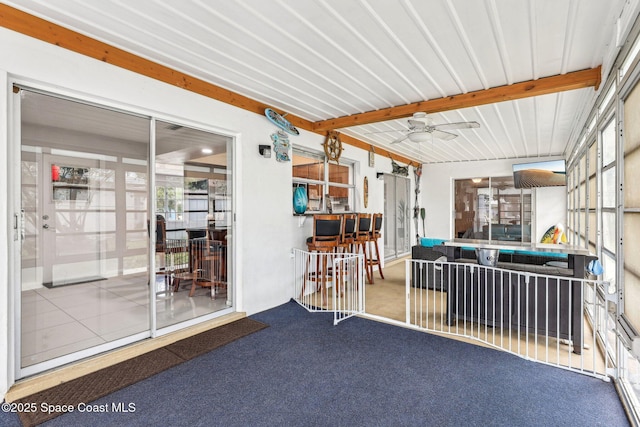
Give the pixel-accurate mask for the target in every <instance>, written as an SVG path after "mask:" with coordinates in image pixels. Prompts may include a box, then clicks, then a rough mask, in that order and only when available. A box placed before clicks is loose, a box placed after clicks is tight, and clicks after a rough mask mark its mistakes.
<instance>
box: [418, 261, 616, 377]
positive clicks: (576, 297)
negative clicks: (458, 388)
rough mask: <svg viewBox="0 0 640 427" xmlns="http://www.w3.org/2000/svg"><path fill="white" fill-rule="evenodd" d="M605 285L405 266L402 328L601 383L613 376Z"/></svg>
mask: <svg viewBox="0 0 640 427" xmlns="http://www.w3.org/2000/svg"><path fill="white" fill-rule="evenodd" d="M608 286H609V284H608V282H603V281H598V280H589V279H578V278H574V277H568V276H562V275H558V276H553V275H543V274H535V273H529V272H524V271H514V270H505V269H500V268H494V267H485V266H480V265H477V264H470V263H456V262H446V261H423V260H407V261H406V295H407V299H406V323H407V325H410V326H412V327H416V328H418V329H421V330H425V331H428V332H435V333H439V334H445V335H455V336H458V337H463V338H465V339H470V340H475V341H480V342H482V343H484V344H487V345H489V346H491V347H495V348H499V349H501V350H504V351H507V352H509V353H512V354H515V355H517V356H520V357H523V358H525V359H529V360H533V361H536V362H539V363H544V364H548V365H553V366H556V367H559V368H563V369H568V370H572V371H577V372H580V373H583V374H587V375H591V376H595V377H598V378H601V379H605V380H608V379H609V376H614V374H615V368H614V366H613V360H615V356H614V354H615V348H613V346H612V345H611V344H609V340H608V339H607V335H609V334H612V333H613V334H615V333H616V332H615V322H610V321H609V319H611V317H610V316H609V314H610V313H609V312H610V311H611V309H610V308H609V309H608V305H609V306H610V300H611V298H608V297H607V296H606V291H607V288H608ZM612 325H613V326H612ZM612 328H613V329H612Z"/></svg>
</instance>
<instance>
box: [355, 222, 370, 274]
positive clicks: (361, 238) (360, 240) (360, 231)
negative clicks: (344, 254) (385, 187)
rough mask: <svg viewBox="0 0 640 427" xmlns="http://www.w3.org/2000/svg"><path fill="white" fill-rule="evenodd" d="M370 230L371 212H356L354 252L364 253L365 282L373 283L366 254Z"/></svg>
mask: <svg viewBox="0 0 640 427" xmlns="http://www.w3.org/2000/svg"><path fill="white" fill-rule="evenodd" d="M370 232H371V214H368V213H359V214H358V228H357V230H356V242H355V245H356V253H359V252H360V251H362V254H363V255H364V270H365V272H366V273H367V282H369V283H373V280H372V278H371V273H370V272H369V268H368V267H367V266H368V265H369V264H368V263H369V261H368V260H369V257H368V255H367V242H368V241H369V234H370Z"/></svg>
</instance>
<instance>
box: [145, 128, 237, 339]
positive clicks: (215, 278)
mask: <svg viewBox="0 0 640 427" xmlns="http://www.w3.org/2000/svg"><path fill="white" fill-rule="evenodd" d="M155 129H156V132H155V133H156V155H155V159H156V162H155V164H156V173H155V203H156V204H155V216H154V217H155V219H156V220H155V223H156V242H157V243H156V246H155V251H156V257H155V260H156V274H155V287H154V292H155V293H156V313H157V324H158V327H159V328H162V327H165V326H170V325H173V324H176V323H179V322H182V321H185V320H190V319H193V318H195V317H197V316H202V315H205V314H210V313H213V312H216V311H220V310H224V309H226V308H228V307H230V306H231V305H232V303H231V301H232V289H231V287H230V283H231V280H230V276H231V269H230V268H229V267H230V264H229V260H230V254H232V251H231V249H232V248H231V244H232V242H233V240H232V234H231V226H232V211H231V209H232V204H231V203H232V198H231V196H232V194H231V189H232V181H231V177H232V173H231V164H232V163H231V161H230V160H231V152H230V147H231V138H229V137H224V136H220V135H216V134H213V133H210V132H205V131H202V130H198V129H193V128H189V127H185V126H180V125H176V124H172V123H166V122H162V121H156V126H155ZM158 242H159V243H158Z"/></svg>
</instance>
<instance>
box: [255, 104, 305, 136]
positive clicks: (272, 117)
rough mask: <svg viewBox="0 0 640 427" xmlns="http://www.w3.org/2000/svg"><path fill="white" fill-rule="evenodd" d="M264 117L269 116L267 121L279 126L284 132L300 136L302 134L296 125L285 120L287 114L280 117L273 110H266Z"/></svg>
mask: <svg viewBox="0 0 640 427" xmlns="http://www.w3.org/2000/svg"><path fill="white" fill-rule="evenodd" d="M264 115H265V116H267V119H269V121H270V122H271V123H273V124H274V125H276V126H278V127H279V128H280V129H282V130H284V131H285V132H288V133H290V134H291V135H300V132H299V131H298V129H296V127H295V126H294V125H292V124H291V123H289V120H287V119H285V118H284V116H286V114H284V115H280V114H278V113H276V112H275V111H273V110H272V109H271V108H266V109H265V110H264Z"/></svg>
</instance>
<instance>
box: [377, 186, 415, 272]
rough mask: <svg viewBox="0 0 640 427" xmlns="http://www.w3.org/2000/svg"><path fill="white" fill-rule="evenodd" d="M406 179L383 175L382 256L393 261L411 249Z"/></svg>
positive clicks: (409, 208) (409, 209) (409, 210)
mask: <svg viewBox="0 0 640 427" xmlns="http://www.w3.org/2000/svg"><path fill="white" fill-rule="evenodd" d="M409 187H410V183H409V179H408V178H404V177H400V176H396V175H387V174H385V175H384V225H383V230H386V231H385V232H384V233H383V234H384V256H385V259H387V260H389V259H395V258H398V257H400V256H402V255H405V254H407V253H408V252H409V250H410V249H411V237H410V235H411V223H410V222H409V221H410V212H411V207H410V206H409V204H410V199H409V190H410V188H409Z"/></svg>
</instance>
